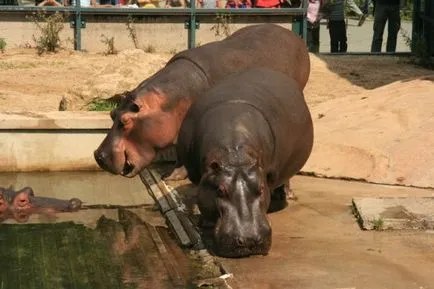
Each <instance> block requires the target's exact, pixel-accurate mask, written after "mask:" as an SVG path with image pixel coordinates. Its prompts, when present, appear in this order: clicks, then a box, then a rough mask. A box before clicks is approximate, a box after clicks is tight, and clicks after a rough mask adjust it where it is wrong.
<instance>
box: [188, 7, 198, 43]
mask: <svg viewBox="0 0 434 289" xmlns="http://www.w3.org/2000/svg"><path fill="white" fill-rule="evenodd" d="M194 47H196V0H190V19H189V24H188V48H189V49H190V48H194Z"/></svg>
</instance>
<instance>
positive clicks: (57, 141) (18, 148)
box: [0, 111, 176, 172]
mask: <svg viewBox="0 0 434 289" xmlns="http://www.w3.org/2000/svg"><path fill="white" fill-rule="evenodd" d="M111 126H112V120H111V119H110V116H109V113H108V112H86V111H77V112H71V111H67V112H66V111H65V112H63V111H56V112H22V113H20V112H11V113H5V112H2V113H0V139H1V140H2V141H1V142H0V172H29V171H83V170H100V168H99V167H98V165H97V164H96V162H95V160H94V157H93V152H94V150H95V149H96V148H97V147H98V146H99V145H100V143H101V142H102V140H103V139H104V138H105V136H106V134H107V132H108V130H109V129H110V127H111ZM175 160H176V153H175V151H174V148H173V147H171V148H169V149H167V150H164V151H162V152H160V153H159V154H158V156H157V158H156V159H155V162H160V161H175Z"/></svg>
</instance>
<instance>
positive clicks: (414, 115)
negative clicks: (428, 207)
mask: <svg viewBox="0 0 434 289" xmlns="http://www.w3.org/2000/svg"><path fill="white" fill-rule="evenodd" d="M311 111H312V116H313V118H314V128H315V143H314V148H313V151H312V154H311V157H310V159H309V160H308V162H307V163H306V165H305V166H304V168H303V169H302V171H303V172H309V173H314V174H315V175H318V176H326V177H342V178H354V179H363V180H366V181H369V182H375V183H384V184H401V185H409V186H419V187H431V188H433V187H434V75H431V76H426V77H421V78H417V79H410V80H404V81H397V82H394V83H391V84H389V85H386V86H383V87H380V88H377V89H374V90H371V91H367V92H364V93H361V94H357V95H352V96H348V97H344V98H339V99H333V100H330V101H326V102H324V103H322V104H319V105H317V106H315V107H313V108H312V109H311Z"/></svg>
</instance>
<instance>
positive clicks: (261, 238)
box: [215, 224, 271, 258]
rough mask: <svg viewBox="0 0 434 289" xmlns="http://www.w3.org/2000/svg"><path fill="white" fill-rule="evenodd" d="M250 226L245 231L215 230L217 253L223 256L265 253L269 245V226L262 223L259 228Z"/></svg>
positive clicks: (245, 255)
mask: <svg viewBox="0 0 434 289" xmlns="http://www.w3.org/2000/svg"><path fill="white" fill-rule="evenodd" d="M246 227H247V228H248V227H250V228H249V229H248V230H247V232H240V231H238V232H236V230H235V231H234V230H231V231H223V232H221V231H219V230H216V231H215V240H216V245H217V253H218V255H220V256H223V257H235V258H237V257H247V256H250V255H267V254H268V251H269V250H270V247H271V227H270V226H269V225H268V224H264V225H263V226H261V228H255V226H245V227H244V228H246Z"/></svg>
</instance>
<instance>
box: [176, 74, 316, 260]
mask: <svg viewBox="0 0 434 289" xmlns="http://www.w3.org/2000/svg"><path fill="white" fill-rule="evenodd" d="M312 145H313V127H312V119H311V115H310V112H309V110H308V107H307V105H306V102H305V100H304V96H303V93H302V91H301V89H300V87H299V86H298V83H297V82H296V81H295V80H293V79H290V78H288V77H287V76H286V75H284V74H282V73H279V72H275V71H271V70H268V69H263V68H255V69H250V70H246V71H244V72H242V73H239V74H236V75H230V76H228V77H227V78H226V79H225V80H224V81H223V82H221V83H220V84H219V85H217V86H216V87H214V88H213V89H211V90H210V91H208V92H207V93H206V94H204V95H203V96H202V97H201V98H200V99H199V100H198V101H197V102H195V103H194V104H193V105H192V106H191V108H190V110H189V112H188V113H187V116H186V118H185V120H184V122H183V125H182V127H181V129H180V134H179V138H178V143H177V146H176V147H177V153H178V158H179V159H180V161H181V162H182V163H183V164H184V166H185V168H186V169H187V172H188V177H189V179H190V181H191V182H193V183H194V184H196V185H197V189H198V205H199V209H200V211H201V215H202V218H204V220H206V221H207V223H210V222H211V223H215V227H214V239H215V243H216V247H217V254H219V255H221V256H226V257H243V256H248V255H252V254H263V255H265V254H267V253H268V251H269V249H270V246H271V225H270V223H269V221H268V219H267V214H266V213H267V211H268V210H269V209H270V201H271V199H272V198H273V195H274V194H275V193H276V194H278V195H280V193H281V191H282V190H283V191H285V188H287V187H288V184H289V178H290V177H292V176H293V175H294V174H296V173H297V172H298V171H299V170H300V169H301V168H302V167H303V165H304V164H305V162H306V161H307V159H308V157H309V155H310V153H311V150H312ZM278 198H280V196H278Z"/></svg>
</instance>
